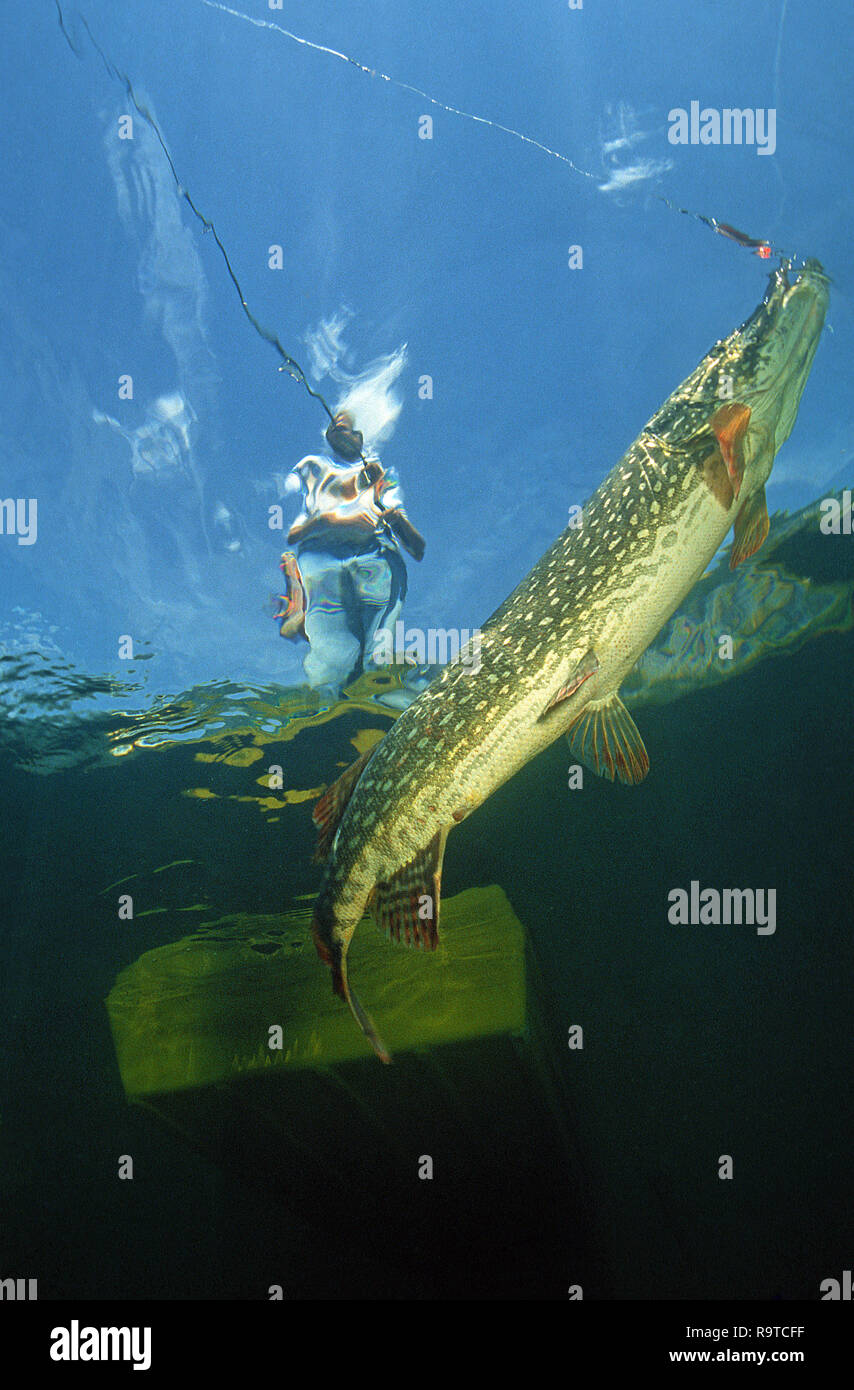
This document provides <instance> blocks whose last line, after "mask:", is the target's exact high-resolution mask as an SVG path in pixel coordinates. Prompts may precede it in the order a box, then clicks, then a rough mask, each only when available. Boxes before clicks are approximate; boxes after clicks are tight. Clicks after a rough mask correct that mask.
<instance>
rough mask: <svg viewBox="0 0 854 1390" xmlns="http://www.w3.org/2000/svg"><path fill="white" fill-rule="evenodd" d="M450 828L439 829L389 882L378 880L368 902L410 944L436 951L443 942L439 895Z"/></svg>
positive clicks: (387, 928)
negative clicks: (440, 930)
mask: <svg viewBox="0 0 854 1390" xmlns="http://www.w3.org/2000/svg"><path fill="white" fill-rule="evenodd" d="M447 838H448V832H447V830H444V829H442V830H437V831H436V834H435V835H434V836H433V838H432V840H431V841H430V843H429V844H427V845H425V846H424V848H423V849H422V850H419V851H418V853H417V854H416V855H415V858H414V859H410V861H409V863H408V864H403V865H402V866H401V867H400V868H399V869H398V870H397V872H396V873H394V874H392V876H391V878H390V879H388V880H387V882H385V883H378V884H377V885H376V886H375V888H374V890H373V893H372V894H371V897H370V899H369V902H368V906H369V907H370V910H371V913H372V914H373V918H374V921H375V922H376V924H377V926H378V927H380V928H381V929H382V931H384V932H385V934H386V936H389V937H394V939H395V941H401V942H403V943H404V944H405V945H407V946H421V947H425V948H426V949H427V950H428V951H435V949H436V947H437V945H438V944H439V899H440V896H441V891H442V859H443V858H444V854H445V841H446V840H447Z"/></svg>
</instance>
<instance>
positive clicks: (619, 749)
mask: <svg viewBox="0 0 854 1390" xmlns="http://www.w3.org/2000/svg"><path fill="white" fill-rule="evenodd" d="M567 738H568V740H569V746H570V748H571V750H572V753H573V755H574V757H576V758H580V759H581V761H582V762H583V763H586V765H587V766H588V767H589V768H590V769H591V770H592V771H593V772H596V773H598V774H599V776H600V777H607V778H609V779H610V781H612V782H613V781H614V779H615V778H616V777H618V778H619V779H620V781H621V782H629V783H635V782H642V781H643V779H644V777H645V776H646V774H647V773H648V772H649V755H648V753H647V751H646V749H645V748H644V745H643V739H642V738H641V736H640V734H639V733H638V728H637V725H636V724H635V721H634V720H633V719H632V716H631V715H630V714H629V711H628V710H627V709H626V707H625V705H624V704H623V702H622V700H621V699H620V697H619V695H612V696H610V698H609V699H607V700H591V701H590V702H589V704H586V705H585V706H584V709H583V710H582V711H581V714H580V715H579V716H578V719H577V720H576V721H575V723H574V724H573V725H572V726H571V728H570V729H569V732H568V733H567Z"/></svg>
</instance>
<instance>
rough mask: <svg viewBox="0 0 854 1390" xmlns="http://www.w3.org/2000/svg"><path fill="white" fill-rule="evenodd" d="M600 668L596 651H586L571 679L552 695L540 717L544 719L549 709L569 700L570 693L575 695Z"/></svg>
mask: <svg viewBox="0 0 854 1390" xmlns="http://www.w3.org/2000/svg"><path fill="white" fill-rule="evenodd" d="M598 670H599V662H598V660H597V658H596V653H595V652H593V651H589V652H585V654H584V656H583V657H582V658H581V660H580V661H579V663H578V665H577V666H576V668H575V670H574V671H573V673H572V675H571V676H570V678H569V680H568V681H567V682H566V685H562V686H561V688H560V690H559V691H558V692H557V694H556V695H553V696H552V698H551V699H550V700H549V702H548V704H547V705H546V707H545V709H544V710H543V714H541V715H540V718H541V719H542V717H543V715H546V714H548V712H549V710H552V709H554V708H555V706H556V705H560V704H562V703H563V701H564V700H568V699H569V697H570V695H574V694H575V692H576V690H578V688H579V686H582V685H583V684H584V682H585V681H587V680H589V679H590V677H591V676H595V675H596V672H597V671H598Z"/></svg>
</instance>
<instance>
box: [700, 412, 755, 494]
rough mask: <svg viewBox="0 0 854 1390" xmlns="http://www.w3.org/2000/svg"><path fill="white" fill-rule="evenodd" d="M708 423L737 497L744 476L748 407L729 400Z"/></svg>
mask: <svg viewBox="0 0 854 1390" xmlns="http://www.w3.org/2000/svg"><path fill="white" fill-rule="evenodd" d="M709 423H710V424H711V427H712V430H713V431H714V435H715V438H716V439H717V441H718V444H719V446H720V451H721V456H722V458H723V461H724V463H725V464H726V471H727V473H728V474H729V480H730V482H731V483H732V491H733V496H734V497H737V496H738V494H739V492H740V491H741V484H742V480H743V478H744V436H745V434H746V433H747V426H748V425H749V424H750V407H749V406H747V405H737V404H736V403H735V401H730V402H729V403H728V404H727V405H722V406H721V408H720V410H716V411H715V413H714V415H713V416H712V418H711V420H710V422H709Z"/></svg>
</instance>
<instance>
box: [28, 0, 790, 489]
mask: <svg viewBox="0 0 854 1390" xmlns="http://www.w3.org/2000/svg"><path fill="white" fill-rule="evenodd" d="M202 3H203V4H204V5H205V6H206V7H207V8H208V9H211V10H219V11H221V12H222V13H223V14H227V15H231V16H232V18H234V19H239V20H242V21H243V22H244V23H246V24H251V25H252V26H253V28H256V29H270V30H272V31H273V32H274V33H277V34H281V35H282V36H283V37H284V38H287V39H290V40H292V41H293V42H294V43H297V44H299V45H300V46H301V47H304V48H310V49H312V50H313V51H315V52H317V53H325V54H326V55H327V56H329V57H332V58H337V59H339V60H340V61H341V62H344V63H347V64H349V65H350V66H351V67H354V68H356V69H357V70H358V71H359V72H362V73H364V74H366V75H367V76H368V77H376V78H378V79H379V80H380V81H382V82H388V83H389V84H390V85H392V86H395V87H399V88H400V89H401V90H403V91H406V92H410V93H412V94H414V95H416V96H418V97H421V98H422V100H424V101H426V102H429V104H430V105H431V106H436V107H438V108H439V109H440V110H442V111H446V112H448V113H449V114H450V115H452V116H459V117H460V118H461V119H463V120H468V121H473V122H474V123H475V124H477V125H485V126H491V127H492V129H493V130H498V131H500V132H501V133H502V134H504V135H509V136H510V137H512V138H513V139H515V140H520V141H521V142H522V143H523V144H526V145H532V146H533V147H534V148H535V149H537V150H539V151H540V152H541V153H542V154H545V155H547V156H549V158H551V159H556V160H559V161H560V163H562V164H566V165H568V166H569V168H570V169H572V171H573V172H574V173H576V174H579V175H580V176H581V177H582V178H585V179H590V180H592V181H593V182H594V183H598V181H599V178H600V176H599V175H597V174H593V173H591V172H590V170H589V169H583V168H582V167H581V166H580V165H579V164H576V163H575V161H574V160H572V159H570V157H569V156H568V155H566V154H563V153H562V152H561V151H560V150H556V149H552V148H551V146H549V145H546V144H544V143H543V142H542V141H541V140H536V139H534V138H533V136H530V135H526V134H525V133H524V131H521V130H516V129H514V128H513V127H512V126H507V125H503V124H502V123H501V122H500V121H496V120H492V119H490V118H489V117H486V116H480V115H477V114H476V113H475V112H472V111H465V110H463V109H462V108H461V107H459V106H453V105H451V104H450V103H448V102H444V101H441V100H440V99H439V98H438V97H433V96H431V95H430V94H429V92H425V91H423V90H422V89H421V88H420V87H416V86H414V85H413V84H412V83H410V82H404V81H402V80H401V79H400V78H397V77H392V76H390V75H389V74H388V73H384V72H381V71H380V70H379V69H377V68H371V67H368V66H367V65H366V64H365V63H360V62H359V61H358V60H357V59H356V58H352V57H350V56H349V55H348V54H346V53H341V52H339V51H338V50H337V49H335V48H330V47H329V46H327V45H325V44H319V43H314V42H312V40H310V39H306V38H303V37H301V36H300V35H299V34H295V33H293V32H292V31H291V30H290V29H285V28H284V27H283V26H282V25H281V24H276V23H275V22H274V21H273V20H266V19H257V18H255V17H253V16H252V15H247V14H244V13H243V12H242V11H240V10H236V9H233V8H232V7H231V6H230V5H225V4H222V3H221V0H202ZM54 4H55V5H56V12H57V17H58V20H59V27H60V30H61V32H62V34H63V36H64V38H65V41H66V43H67V44H68V47H69V48H70V49H71V52H72V53H73V54H74V56H75V57H76V58H78V59H80V61H83V54H82V51H81V49H80V48H79V47H78V46H77V44H76V43H75V42H74V40H73V39H72V37H71V34H70V33H69V31H68V29H67V27H66V24H65V16H64V14H63V11H62V6H61V5H60V0H54ZM784 14H785V3H784ZM77 18H78V19H79V20H80V22H81V24H82V25H83V27H84V29H85V30H86V33H87V35H88V38H89V41H90V43H91V44H92V47H93V48H94V50H95V52H96V53H97V54H98V56H99V57H100V59H101V61H102V62H103V64H104V68H105V69H106V72H107V74H108V76H109V77H111V78H112V79H114V80H115V81H117V82H119V83H120V84H121V85H122V87H124V90H125V93H126V95H127V98H128V100H129V101H130V103H131V104H132V106H133V107H134V109H135V111H136V112H137V113H138V115H139V116H140V117H141V118H142V119H143V120H144V121H145V122H146V124H147V125H148V126H149V127H150V129H151V130H152V131H153V132H154V135H155V137H156V139H157V141H158V144H159V145H160V148H161V149H162V151H163V154H164V156H165V158H166V161H167V163H168V165H169V169H170V171H171V173H172V178H173V180H174V182H175V188H176V190H177V192H178V194H179V196H180V197H181V198H182V199H183V200H184V202H185V203H186V204H187V206H188V207H189V209H190V211H191V212H192V214H193V216H194V217H195V218H196V219H197V220H198V221H199V222H200V223H201V226H202V230H203V231H204V232H210V233H211V235H212V237H213V239H214V241H215V243H216V245H217V248H218V250H219V252H220V255H221V256H222V259H223V263H224V265H225V268H226V271H227V272H228V276H229V279H230V280H231V282H232V284H233V285H234V288H235V290H236V291H237V296H238V298H239V300H240V307H241V308H242V310H243V313H244V314H245V316H246V318H247V319H248V320H249V323H250V324H251V325H252V327H253V328H254V330H255V332H256V333H257V334H258V336H259V337H260V338H262V339H263V341H264V342H265V343H269V344H270V346H271V347H272V348H274V349H275V351H276V352H277V353H278V355H279V357H280V358H281V365H280V366H279V371H280V372H282V371H283V372H287V374H288V375H289V376H290V377H292V378H293V380H294V381H296V382H298V383H299V384H300V385H301V386H303V387H304V388H305V390H306V391H307V392H308V394H309V395H310V396H311V397H312V398H313V399H314V400H316V401H319V402H320V404H321V405H322V407H323V409H324V410H325V411H326V414H327V415H328V416H329V419H330V420H331V421H332V420H334V418H335V417H334V415H333V412H332V410H331V409H330V407H329V405H328V403H327V402H326V400H325V399H324V397H323V395H322V394H321V393H320V392H319V391H317V390H315V388H314V387H313V386H312V385H311V383H310V381H309V380H308V377H307V376H306V374H305V372H304V370H303V368H302V367H301V366H300V364H299V362H297V360H296V358H294V357H292V356H291V354H290V353H289V352H288V351H287V350H286V348H285V347H284V345H283V344H282V342H281V341H280V339H279V337H278V335H277V334H275V333H273V332H272V331H271V330H270V329H269V328H265V326H264V325H263V324H262V323H261V322H260V321H259V319H258V318H257V317H256V316H255V314H254V313H253V312H252V310H251V309H250V307H249V304H248V302H247V299H246V296H245V295H244V293H243V289H242V287H241V284H240V281H239V280H238V278H237V274H236V272H235V270H234V267H233V265H232V263H231V259H230V257H229V255H228V252H227V250H226V248H225V246H224V244H223V242H222V240H221V239H220V236H219V233H218V232H217V230H216V227H215V225H214V223H213V221H212V220H211V218H209V217H207V216H206V215H205V213H203V212H202V210H201V208H199V207H198V206H197V205H196V203H195V201H194V200H193V197H192V195H191V194H190V192H189V191H188V189H187V188H186V187H185V186H184V184H183V183H182V181H181V179H180V178H179V177H178V171H177V169H176V167H175V163H174V161H173V159H172V155H171V153H170V150H169V146H168V145H167V143H166V140H165V138H164V135H163V132H162V131H161V129H160V126H159V125H158V123H157V121H156V120H155V118H154V116H153V114H152V113H151V111H150V110H149V109H148V107H147V106H146V105H145V103H144V101H142V100H141V99H140V98H139V97H138V96H137V94H136V91H135V89H134V86H133V83H132V82H131V79H130V77H129V76H128V74H127V73H126V72H124V71H123V70H122V69H121V68H118V67H117V66H116V65H115V63H113V61H112V60H111V59H110V58H109V57H108V56H107V54H106V53H105V52H104V50H103V48H102V47H101V45H100V44H99V43H98V40H97V39H96V38H95V36H94V34H93V33H92V30H91V29H90V27H89V24H88V22H87V20H86V18H85V16H83V15H81V14H79V13H78V14H77ZM654 196H655V197H656V199H657V200H658V201H659V202H661V203H663V204H664V205H665V207H667V208H669V209H670V210H671V211H672V212H676V213H679V214H680V215H681V216H683V217H690V218H691V219H692V220H693V221H695V222H700V223H702V224H703V226H706V227H708V228H710V229H711V230H712V231H713V232H716V233H717V234H718V235H720V236H725V237H727V238H728V239H729V240H731V241H734V242H735V243H736V245H738V246H741V247H743V248H746V249H749V250H751V251H752V252H753V253H754V254H755V255H757V256H760V257H762V258H763V259H767V258H769V257H770V256H771V255H772V254H776V255H779V256H781V257H782V258H784V259H786V260H791V259H792V258H790V257H788V256H787V255H786V253H785V252H783V251H782V250H781V249H780V248H779V247H776V246H774V245H773V244H772V243H771V242H769V241H766V240H764V239H759V238H755V237H751V236H748V234H747V233H746V232H740V231H739V230H738V229H737V228H735V227H732V226H730V224H729V223H726V222H719V221H718V220H717V218H714V217H708V216H706V215H705V214H703V213H700V212H696V211H694V210H693V209H691V208H683V207H679V206H678V205H677V204H676V203H673V202H671V200H670V199H669V198H666V197H665V196H664V195H663V194H660V193H658V194H655V195H654ZM359 456H360V457H361V459H362V462H363V463H364V464H365V465H366V466H367V465H368V462H369V460H368V459H367V458H366V456H365V454H364V453H363V452H361V451H360V455H359Z"/></svg>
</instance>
